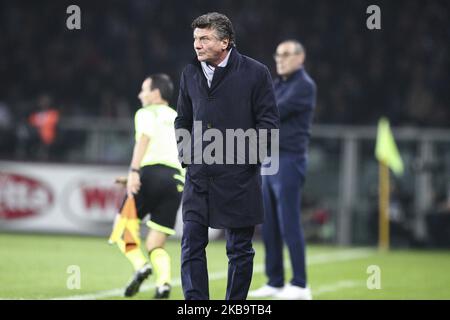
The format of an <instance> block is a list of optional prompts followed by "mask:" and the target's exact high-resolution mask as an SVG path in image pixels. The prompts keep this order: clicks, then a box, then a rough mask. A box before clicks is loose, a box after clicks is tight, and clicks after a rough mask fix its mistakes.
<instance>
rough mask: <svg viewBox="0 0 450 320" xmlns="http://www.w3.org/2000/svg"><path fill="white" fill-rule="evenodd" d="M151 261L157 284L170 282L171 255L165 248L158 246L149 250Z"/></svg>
mask: <svg viewBox="0 0 450 320" xmlns="http://www.w3.org/2000/svg"><path fill="white" fill-rule="evenodd" d="M149 256H150V262H151V264H152V267H153V271H154V272H155V276H156V286H158V287H159V286H162V285H164V284H170V280H171V270H170V256H169V254H168V253H167V251H166V250H164V249H163V248H156V249H153V250H152V251H150V252H149Z"/></svg>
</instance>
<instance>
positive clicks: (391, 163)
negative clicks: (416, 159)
mask: <svg viewBox="0 0 450 320" xmlns="http://www.w3.org/2000/svg"><path fill="white" fill-rule="evenodd" d="M375 156H376V158H377V159H378V161H380V162H381V163H383V164H385V165H386V166H388V167H389V168H390V169H391V170H392V171H393V172H394V173H395V174H396V175H402V174H403V161H402V158H401V157H400V154H399V152H398V149H397V145H396V144H395V141H394V137H393V135H392V131H391V127H390V125H389V121H388V120H387V119H386V118H381V119H380V121H379V122H378V132H377V144H376V148H375Z"/></svg>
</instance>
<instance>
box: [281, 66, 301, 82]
mask: <svg viewBox="0 0 450 320" xmlns="http://www.w3.org/2000/svg"><path fill="white" fill-rule="evenodd" d="M301 69H303V66H301V67H300V68H298V69H295V70H294V71H292V72H291V73H289V74H285V75H282V76H281V79H283V81H286V80H287V79H289V78H290V77H292V76H293V75H294V74H295V73H296V72H298V71H299V70H301Z"/></svg>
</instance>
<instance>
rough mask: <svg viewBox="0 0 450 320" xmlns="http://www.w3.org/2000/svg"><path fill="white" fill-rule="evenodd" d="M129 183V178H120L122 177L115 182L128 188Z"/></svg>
mask: <svg viewBox="0 0 450 320" xmlns="http://www.w3.org/2000/svg"><path fill="white" fill-rule="evenodd" d="M127 181H128V179H127V177H124V176H120V177H117V178H116V180H114V183H117V184H120V185H122V186H124V187H126V186H127Z"/></svg>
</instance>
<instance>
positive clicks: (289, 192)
mask: <svg viewBox="0 0 450 320" xmlns="http://www.w3.org/2000/svg"><path fill="white" fill-rule="evenodd" d="M305 171H306V159H305V157H303V156H298V155H295V154H289V153H280V168H279V171H278V173H277V174H275V175H272V176H263V177H262V178H263V179H262V180H263V196H264V214H265V216H264V223H263V226H262V231H263V239H264V246H265V251H266V256H265V268H266V274H267V277H268V280H269V282H268V284H269V285H270V286H273V287H282V286H283V285H284V266H283V242H284V243H286V245H287V247H288V249H289V256H290V260H291V264H292V273H293V278H292V280H291V283H292V284H293V285H296V286H300V287H303V288H304V287H306V269H305V268H306V266H305V241H304V238H303V232H302V228H301V224H300V212H301V211H300V200H301V188H302V186H303V183H304V180H305Z"/></svg>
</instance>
